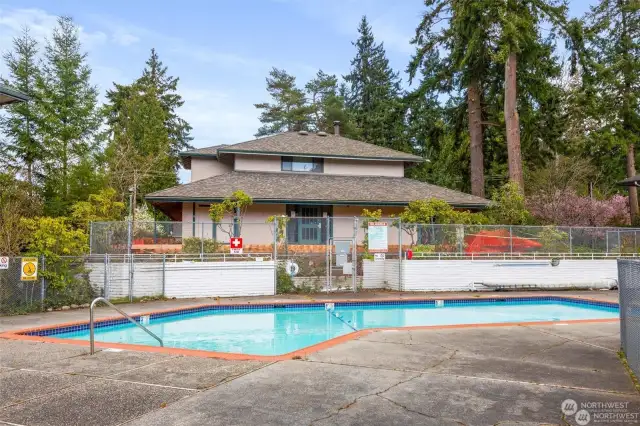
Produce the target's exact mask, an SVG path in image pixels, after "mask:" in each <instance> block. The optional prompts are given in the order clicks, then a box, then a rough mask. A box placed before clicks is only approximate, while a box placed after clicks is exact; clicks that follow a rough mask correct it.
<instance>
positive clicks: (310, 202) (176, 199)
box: [145, 195, 488, 210]
mask: <svg viewBox="0 0 640 426" xmlns="http://www.w3.org/2000/svg"><path fill="white" fill-rule="evenodd" d="M145 199H146V200H148V201H151V202H154V201H156V202H166V203H211V202H221V201H223V200H224V198H211V197H162V196H153V195H151V196H149V195H148V196H146V197H145ZM253 202H254V203H255V204H308V205H318V204H321V205H326V204H331V205H349V206H356V205H357V206H400V207H403V206H406V205H407V204H409V202H410V201H367V200H296V199H272V198H254V199H253ZM449 204H451V206H452V207H454V208H464V209H478V210H482V209H485V208H487V206H488V204H483V203H449Z"/></svg>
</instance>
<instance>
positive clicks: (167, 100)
mask: <svg viewBox="0 0 640 426" xmlns="http://www.w3.org/2000/svg"><path fill="white" fill-rule="evenodd" d="M167 71H168V67H166V66H165V65H164V64H163V63H162V61H160V58H159V57H158V52H156V50H155V49H151V56H150V57H149V59H148V60H147V62H146V67H145V69H144V71H143V72H142V77H140V78H139V79H138V81H137V82H136V83H137V84H138V85H141V86H143V87H151V88H153V89H152V92H153V93H155V94H156V96H157V98H158V101H159V102H160V104H161V105H162V107H163V109H164V111H165V117H166V118H165V128H166V129H167V133H168V135H169V139H170V141H171V145H170V154H171V158H173V160H174V167H175V169H176V171H177V170H178V168H179V160H180V157H179V153H180V152H181V151H184V150H186V149H191V148H193V147H192V146H191V141H192V140H193V138H192V137H191V136H190V132H191V129H192V128H191V125H189V123H187V121H186V120H185V119H183V118H182V117H180V115H179V114H178V109H179V108H180V107H181V106H182V105H184V100H183V99H182V96H181V95H180V94H179V93H178V82H179V78H178V77H173V76H170V75H168V72H167Z"/></svg>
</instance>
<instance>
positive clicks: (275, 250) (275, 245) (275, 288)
mask: <svg viewBox="0 0 640 426" xmlns="http://www.w3.org/2000/svg"><path fill="white" fill-rule="evenodd" d="M279 220H280V219H279V218H278V216H274V218H273V294H274V295H276V294H278V223H279Z"/></svg>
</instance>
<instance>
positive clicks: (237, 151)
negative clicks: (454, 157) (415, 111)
mask: <svg viewBox="0 0 640 426" xmlns="http://www.w3.org/2000/svg"><path fill="white" fill-rule="evenodd" d="M218 153H220V154H260V155H273V156H283V155H284V156H297V157H322V158H340V159H344V160H385V161H402V162H408V163H422V162H423V161H424V159H423V158H420V157H367V156H358V155H337V154H333V155H327V154H317V153H315V154H314V153H310V152H278V151H253V150H251V151H250V150H243V149H219V150H218Z"/></svg>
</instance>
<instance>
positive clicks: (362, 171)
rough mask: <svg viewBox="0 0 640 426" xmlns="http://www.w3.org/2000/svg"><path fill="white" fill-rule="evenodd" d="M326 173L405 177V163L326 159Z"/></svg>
mask: <svg viewBox="0 0 640 426" xmlns="http://www.w3.org/2000/svg"><path fill="white" fill-rule="evenodd" d="M324 173H325V174H328V175H359V176H393V177H404V163H403V162H402V161H370V160H343V159H339V158H325V160H324Z"/></svg>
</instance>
